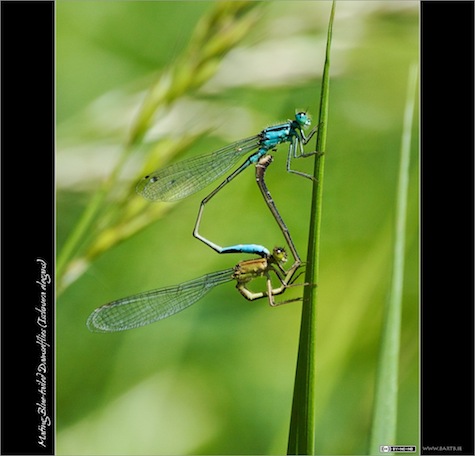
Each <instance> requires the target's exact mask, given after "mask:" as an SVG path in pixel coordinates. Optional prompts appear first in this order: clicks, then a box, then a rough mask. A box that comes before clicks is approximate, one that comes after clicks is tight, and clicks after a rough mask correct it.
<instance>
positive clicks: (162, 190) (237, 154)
mask: <svg viewBox="0 0 475 456" xmlns="http://www.w3.org/2000/svg"><path fill="white" fill-rule="evenodd" d="M310 123H311V121H310V117H309V115H308V114H307V113H306V112H303V111H300V112H297V113H296V114H295V119H294V120H288V121H287V122H284V123H281V124H278V125H274V126H271V127H268V128H265V129H264V130H262V131H261V132H260V133H259V134H257V135H255V136H251V137H249V138H245V139H242V140H240V141H237V142H235V143H233V144H230V145H228V146H226V147H223V148H222V149H219V150H217V151H215V152H213V153H210V154H207V155H201V156H198V157H194V158H190V159H188V160H183V161H181V162H178V163H174V164H171V165H169V166H167V167H165V168H163V169H160V170H158V171H156V172H154V173H152V174H150V175H148V176H145V177H144V178H143V179H142V180H141V181H140V182H139V183H138V185H137V188H136V190H137V192H138V193H139V194H141V195H142V196H144V197H145V198H147V199H149V200H152V201H176V200H179V199H182V198H185V197H187V196H189V195H192V194H193V193H196V192H198V191H199V190H201V189H203V188H205V187H206V186H208V185H209V184H211V183H212V182H213V181H215V180H216V179H218V178H219V177H220V176H222V175H223V174H225V173H226V172H227V171H229V170H230V169H231V168H232V166H233V165H234V164H235V163H236V162H237V160H238V159H239V158H241V157H243V156H245V155H247V154H249V155H248V157H247V158H246V159H245V161H244V162H243V163H242V164H241V165H240V166H239V167H238V168H237V169H236V170H235V171H233V172H232V173H231V174H229V175H228V176H227V177H226V178H225V179H224V180H223V181H222V182H221V184H220V185H218V186H217V187H216V188H215V189H214V190H213V191H212V192H211V193H210V194H209V195H208V196H206V197H205V198H204V199H203V200H202V201H201V204H200V208H199V211H198V216H197V218H196V222H195V227H194V230H193V235H194V236H195V237H196V238H197V239H199V240H201V241H202V242H204V243H205V244H206V245H208V246H209V247H211V248H212V249H213V250H215V251H216V252H218V253H246V254H255V255H258V256H259V257H260V258H255V259H251V260H246V261H241V262H239V263H238V264H237V265H236V266H235V267H233V268H230V269H226V270H223V271H219V272H215V273H211V274H207V275H204V276H202V277H200V278H198V279H194V280H191V281H188V282H183V283H181V284H179V285H175V286H169V287H164V288H159V289H156V290H152V291H149V292H144V293H139V294H137V295H134V296H131V297H128V298H123V299H119V300H117V301H113V302H111V303H109V304H106V305H103V306H102V307H99V308H97V309H96V310H95V311H94V312H93V313H92V314H91V315H90V316H89V318H88V320H87V326H88V328H89V329H90V330H91V331H97V332H113V331H121V330H125V329H131V328H136V327H139V326H144V325H147V324H150V323H153V322H155V321H158V320H161V319H163V318H166V317H169V316H171V315H174V314H175V313H177V312H179V311H181V310H183V309H185V308H187V307H189V306H191V305H192V304H194V303H195V302H197V301H198V300H199V299H201V298H202V297H203V296H204V295H205V294H206V293H208V292H209V291H210V290H211V289H213V288H214V287H215V286H217V285H219V284H222V283H226V282H229V281H232V280H235V281H236V288H237V289H238V291H239V292H240V293H241V294H242V295H243V296H244V297H245V298H246V299H248V300H255V299H260V298H266V297H267V299H268V301H269V304H270V305H271V306H275V305H278V304H284V303H286V302H289V301H295V300H298V299H292V300H289V301H283V302H279V303H277V302H276V301H275V298H274V297H275V296H277V295H280V294H282V293H283V292H284V291H285V290H286V289H287V288H289V287H290V286H293V285H294V280H295V278H296V276H295V274H296V272H297V271H298V269H299V268H300V267H301V266H302V261H301V259H300V256H299V254H298V252H297V249H296V248H295V245H294V242H293V240H292V238H291V236H290V232H289V230H288V228H287V226H286V224H285V223H284V221H283V219H282V217H281V216H280V214H279V211H278V210H277V207H276V205H275V203H274V200H273V199H272V196H271V194H270V192H269V190H268V188H267V186H266V183H265V172H266V169H267V168H268V166H269V165H270V164H271V163H272V155H270V154H271V152H273V151H275V150H276V148H277V146H278V145H280V144H283V143H289V149H288V155H287V165H286V168H287V171H288V172H289V173H294V174H297V175H300V176H303V177H306V178H309V179H313V177H312V176H310V175H308V174H305V173H302V172H300V171H296V170H294V169H292V168H291V162H292V159H294V158H302V157H309V156H313V155H315V154H317V152H315V151H314V152H310V153H305V151H304V146H305V145H306V144H307V143H308V142H309V141H310V139H311V138H312V136H313V135H314V134H315V133H316V131H317V129H318V125H317V126H315V127H314V128H313V129H312V130H311V131H310V133H309V134H308V136H306V135H305V133H304V129H305V128H307V127H309V126H310ZM251 164H254V165H255V166H256V182H257V184H258V186H259V189H260V191H261V193H262V195H263V197H264V200H265V202H266V204H267V206H268V208H269V209H270V211H271V213H272V215H273V216H274V218H275V220H276V222H277V224H278V226H279V228H280V229H281V231H282V234H283V235H284V238H285V240H286V241H287V244H288V246H289V248H290V251H291V253H292V256H293V257H294V263H293V264H292V266H291V267H290V268H289V269H288V270H285V268H284V267H283V266H284V263H285V262H286V261H287V253H286V251H285V249H284V248H274V250H273V251H272V253H271V252H270V251H269V250H268V249H267V248H266V247H264V246H262V245H258V244H235V245H232V246H228V247H221V246H219V245H217V244H215V243H214V242H212V241H210V240H208V239H206V238H205V237H204V236H202V235H201V234H200V233H199V232H198V229H199V226H200V222H201V219H202V216H203V211H204V208H205V206H206V204H207V203H208V202H209V201H210V200H211V198H213V197H214V196H215V195H216V194H217V193H218V192H219V191H220V190H221V189H222V188H223V187H224V186H226V185H227V184H228V183H229V182H231V181H232V180H233V179H234V178H235V177H236V176H238V175H239V174H240V173H241V172H242V171H244V170H245V169H246V168H247V167H248V166H250V165H251ZM271 273H272V275H275V277H277V280H278V286H275V285H273V284H272V280H271ZM259 277H265V279H266V290H265V291H261V292H253V291H251V290H250V289H249V288H248V287H247V285H248V284H249V283H250V282H252V281H253V280H255V279H257V278H259ZM302 285H304V284H302Z"/></svg>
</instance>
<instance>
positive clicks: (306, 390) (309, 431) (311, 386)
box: [287, 1, 336, 455]
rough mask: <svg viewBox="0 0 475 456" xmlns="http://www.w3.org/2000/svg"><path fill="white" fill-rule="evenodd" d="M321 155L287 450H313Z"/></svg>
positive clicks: (323, 100)
mask: <svg viewBox="0 0 475 456" xmlns="http://www.w3.org/2000/svg"><path fill="white" fill-rule="evenodd" d="M335 3H336V2H335V1H333V3H332V9H331V13H330V20H329V25H328V34H327V46H326V57H325V65H324V68H323V77H322V91H321V95H320V111H319V123H320V125H321V127H320V129H319V130H318V133H317V143H316V150H317V151H319V152H323V151H324V150H325V146H326V132H327V125H328V104H329V89H330V49H331V38H332V31H333V20H334V15H335ZM324 167H325V155H324V154H319V155H318V156H317V158H316V160H315V167H314V178H315V181H314V184H313V188H312V205H311V214H310V229H309V239H308V250H307V263H306V272H305V282H306V283H308V284H310V286H306V287H305V289H304V296H303V306H302V319H301V326H300V340H299V350H298V356H297V368H296V374H295V385H294V395H293V402H292V414H291V421H290V431H289V442H288V447H287V454H295V455H297V454H314V452H315V368H316V364H315V338H316V310H317V290H318V289H317V286H316V285H317V284H318V273H319V261H318V260H319V258H318V253H319V251H320V228H321V214H322V205H323V178H324Z"/></svg>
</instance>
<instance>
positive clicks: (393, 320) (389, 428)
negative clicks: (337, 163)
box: [370, 65, 417, 454]
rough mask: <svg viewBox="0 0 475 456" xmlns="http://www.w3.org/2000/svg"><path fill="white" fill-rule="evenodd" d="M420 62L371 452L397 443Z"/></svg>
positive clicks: (403, 161) (410, 97)
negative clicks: (411, 167)
mask: <svg viewBox="0 0 475 456" xmlns="http://www.w3.org/2000/svg"><path fill="white" fill-rule="evenodd" d="M416 82H417V66H416V65H413V66H411V68H410V70H409V77H408V91H407V98H406V107H405V112H404V126H403V134H402V144H401V154H400V163H399V177H398V188H397V201H396V205H397V206H396V226H395V231H396V235H395V240H394V256H393V274H392V283H391V292H390V296H389V300H388V303H387V306H386V309H385V322H384V327H383V333H382V339H381V348H380V355H379V364H378V371H377V377H376V394H375V402H374V411H373V424H372V430H371V442H370V454H380V446H381V445H395V444H396V431H397V400H398V396H397V390H398V367H399V347H400V334H401V313H402V291H403V277H404V248H405V243H406V242H405V238H406V235H405V227H406V213H407V197H408V185H409V161H410V160H409V159H410V150H411V128H412V121H413V113H414V104H415V95H416Z"/></svg>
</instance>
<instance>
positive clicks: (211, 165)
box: [136, 136, 259, 201]
mask: <svg viewBox="0 0 475 456" xmlns="http://www.w3.org/2000/svg"><path fill="white" fill-rule="evenodd" d="M258 146H259V136H251V137H249V138H246V139H242V140H240V141H237V142H235V143H233V144H230V145H228V146H226V147H223V148H222V149H219V150H217V151H215V152H212V153H210V154H205V155H200V156H198V157H193V158H189V159H187V160H183V161H180V162H178V163H173V164H171V165H169V166H166V167H165V168H163V169H160V170H158V171H155V172H154V173H152V174H150V175H148V176H145V177H144V178H143V179H142V180H141V181H140V182H139V183H138V184H137V187H136V190H137V193H140V194H141V195H142V196H143V197H144V198H147V199H148V200H151V201H176V200H179V199H182V198H185V197H187V196H189V195H192V194H193V193H196V192H198V191H199V190H201V189H202V188H204V187H206V186H207V185H209V184H211V182H213V181H214V180H216V179H217V178H218V177H219V176H221V175H222V174H224V173H225V172H226V171H228V170H229V169H230V168H231V167H232V166H233V165H234V163H236V161H237V159H238V158H239V157H242V156H243V155H245V154H247V153H248V152H250V151H252V150H254V149H257V147H258Z"/></svg>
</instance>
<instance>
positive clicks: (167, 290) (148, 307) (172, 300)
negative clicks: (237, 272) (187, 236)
mask: <svg viewBox="0 0 475 456" xmlns="http://www.w3.org/2000/svg"><path fill="white" fill-rule="evenodd" d="M233 272H234V269H233V268H231V269H226V270H224V271H218V272H213V273H210V274H206V275H204V276H202V277H199V278H198V279H193V280H190V281H188V282H183V283H181V284H180V285H174V286H170V287H164V288H159V289H157V290H152V291H146V292H144V293H139V294H136V295H134V296H130V297H128V298H123V299H119V300H117V301H113V302H111V303H109V304H105V305H103V306H101V307H99V308H97V309H96V310H95V311H94V312H92V314H91V315H90V316H89V318H88V319H87V323H86V324H87V327H88V328H89V330H90V331H93V332H115V331H123V330H126V329H132V328H138V327H140V326H145V325H148V324H150V323H154V322H155V321H158V320H162V319H164V318H167V317H170V316H171V315H174V314H176V313H177V312H180V311H181V310H183V309H186V308H187V307H189V306H191V305H192V304H194V303H195V302H197V301H198V300H199V299H201V298H202V297H203V296H204V295H205V294H206V293H208V292H209V291H211V290H212V289H213V288H214V287H215V286H217V285H220V284H222V283H225V282H229V281H230V280H232V278H233V277H232V276H233Z"/></svg>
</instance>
